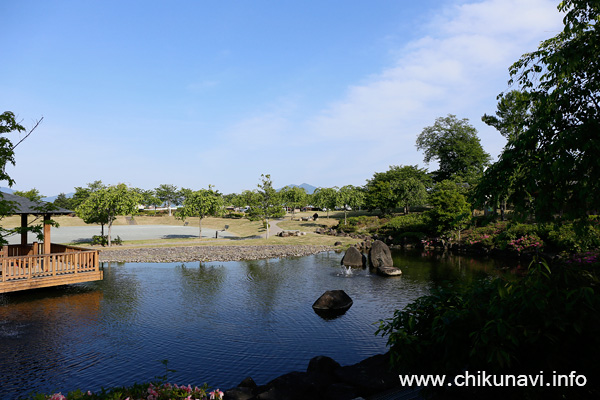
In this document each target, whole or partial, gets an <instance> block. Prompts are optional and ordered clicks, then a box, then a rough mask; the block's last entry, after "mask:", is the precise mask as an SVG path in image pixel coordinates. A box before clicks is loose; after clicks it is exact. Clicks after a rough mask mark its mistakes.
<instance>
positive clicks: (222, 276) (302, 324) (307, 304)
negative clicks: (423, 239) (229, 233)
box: [0, 252, 505, 399]
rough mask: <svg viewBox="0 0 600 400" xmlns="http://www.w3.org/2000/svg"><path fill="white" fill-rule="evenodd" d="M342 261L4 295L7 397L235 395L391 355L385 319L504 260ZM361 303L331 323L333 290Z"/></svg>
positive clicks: (118, 276)
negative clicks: (372, 265) (317, 365)
mask: <svg viewBox="0 0 600 400" xmlns="http://www.w3.org/2000/svg"><path fill="white" fill-rule="evenodd" d="M342 255H343V254H339V253H335V252H326V253H321V254H317V255H313V256H308V257H301V258H286V259H270V260H259V261H241V262H209V263H198V262H196V263H185V264H181V263H164V264H157V263H154V264H148V263H129V264H115V263H105V264H104V281H100V282H94V283H88V284H78V285H70V286H63V287H56V288H49V289H40V290H35V291H28V292H17V293H12V294H6V295H0V398H2V399H11V398H18V397H21V396H25V397H26V396H27V394H28V393H30V392H32V391H35V392H45V393H51V392H55V391H62V392H63V393H66V392H67V391H70V390H74V389H77V388H80V389H82V390H92V391H95V390H98V389H100V388H101V387H103V386H104V387H111V386H121V385H130V384H133V383H135V382H146V381H149V380H152V379H154V378H155V377H157V376H161V375H164V374H165V366H164V365H163V364H162V363H161V360H168V368H169V369H172V370H175V372H169V373H168V380H169V381H170V382H172V383H178V384H186V385H187V384H192V385H200V384H202V383H204V382H207V383H208V384H209V385H210V386H211V387H220V388H222V389H223V388H229V387H233V386H235V385H237V384H238V383H239V382H240V381H241V380H242V379H243V378H245V377H246V376H251V377H252V378H253V379H254V380H255V381H256V382H257V383H258V384H264V383H267V382H268V381H269V380H271V379H273V378H275V377H277V376H279V375H281V374H283V373H286V372H290V371H294V370H297V371H302V370H305V369H306V366H307V365H308V361H309V360H310V359H311V358H312V357H314V356H317V355H327V356H330V357H332V358H334V359H335V360H337V361H338V362H339V363H341V364H342V365H347V364H353V363H356V362H358V361H360V360H362V359H364V358H366V357H369V356H372V355H374V354H377V353H382V352H385V351H386V344H385V341H386V339H385V338H382V337H378V336H375V335H374V333H375V331H376V329H377V324H376V323H377V321H379V320H381V319H385V318H390V317H391V316H392V315H393V312H394V310H395V309H398V308H402V307H404V306H405V305H406V304H408V303H410V302H411V301H413V300H414V299H415V298H417V297H419V296H422V295H425V294H427V293H428V292H429V290H430V288H431V287H432V286H433V285H438V284H443V282H447V281H456V280H461V281H470V280H473V279H476V278H477V277H481V276H487V275H488V274H496V273H497V272H496V269H497V267H502V266H505V265H502V264H498V262H493V261H481V260H476V259H472V258H464V257H459V256H439V255H434V254H431V253H400V252H395V253H394V264H395V265H396V266H399V267H401V268H402V270H403V275H402V276H401V277H395V278H382V277H379V276H377V275H375V274H372V273H371V272H369V270H368V269H353V270H352V274H351V275H346V274H345V273H344V271H343V270H342V268H341V267H340V260H341V258H342ZM330 289H342V290H344V291H345V292H346V293H348V295H350V297H351V298H352V299H353V300H354V304H353V306H352V307H351V308H350V309H349V310H348V312H347V313H346V314H344V315H342V316H340V317H338V318H335V319H329V320H326V319H323V318H321V317H319V316H318V315H317V314H315V313H314V312H313V310H312V307H311V306H312V304H313V302H314V301H315V300H316V299H317V298H318V297H319V296H320V295H321V294H322V293H323V292H325V291H326V290H330Z"/></svg>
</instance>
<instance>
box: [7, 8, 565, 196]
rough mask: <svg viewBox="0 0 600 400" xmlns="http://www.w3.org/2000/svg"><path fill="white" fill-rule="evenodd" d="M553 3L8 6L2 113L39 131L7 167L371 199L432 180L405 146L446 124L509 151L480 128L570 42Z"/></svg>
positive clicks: (32, 174)
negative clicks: (514, 74)
mask: <svg viewBox="0 0 600 400" xmlns="http://www.w3.org/2000/svg"><path fill="white" fill-rule="evenodd" d="M557 5H558V0H438V1H435V0H419V1H410V2H408V1H397V0H368V1H367V0H364V1H357V0H326V1H323V0H319V1H316V0H314V1H313V0H304V1H298V0H296V1H291V0H288V1H284V0H282V1H263V0H253V1H246V0H244V1H242V0H240V1H226V0H223V1H208V0H206V1H201V0H198V1H191V0H187V1H184V0H180V1H170V2H166V1H151V0H144V1H133V0H132V1H122V0H117V1H114V0H103V1H79V0H73V1H58V0H57V1H46V0H3V1H2V2H0V15H2V16H3V22H2V24H1V25H0V39H1V43H2V47H3V55H4V56H3V62H2V63H0V112H4V111H12V112H14V113H15V114H16V115H17V118H18V120H19V121H21V123H22V124H23V125H24V126H25V127H26V128H32V127H33V126H34V125H35V122H36V121H37V120H39V119H41V118H43V120H42V123H41V124H40V125H39V127H38V128H37V129H36V130H35V131H34V132H33V133H32V134H31V136H29V137H28V138H27V139H26V140H25V141H24V142H22V143H21V144H20V145H19V146H18V147H17V148H16V149H15V156H16V157H15V158H16V166H14V167H13V166H8V167H7V172H8V174H9V175H10V176H11V177H12V178H13V179H14V180H15V181H16V184H15V185H14V186H13V189H17V190H28V189H31V188H36V189H38V190H39V191H40V192H41V193H42V195H44V196H54V195H57V194H58V193H69V192H73V191H74V187H77V186H86V185H87V183H89V182H93V181H95V180H101V181H102V182H103V183H105V184H117V183H126V184H128V185H130V186H135V187H139V188H143V189H153V188H156V187H158V186H159V185H161V184H173V185H176V186H177V187H185V188H191V189H194V190H197V189H201V188H207V187H208V185H213V186H215V188H216V189H217V190H219V191H220V192H222V193H225V194H227V193H240V192H242V191H243V190H246V189H250V190H252V189H255V188H256V187H257V185H258V184H259V183H260V177H261V174H270V176H271V179H272V181H273V186H274V187H276V188H279V187H283V186H285V185H289V184H298V185H299V184H301V183H308V184H311V185H313V186H316V187H332V186H338V187H341V186H344V185H356V186H363V185H364V184H365V183H366V181H367V180H368V179H370V178H371V177H372V176H373V174H374V173H375V172H383V171H386V170H388V169H389V167H390V166H391V165H419V167H427V168H429V169H430V170H432V171H433V170H435V169H436V168H437V166H436V165H435V163H432V164H430V165H427V164H425V163H424V162H423V153H422V152H420V151H418V150H417V149H416V146H415V142H416V138H417V136H418V135H419V134H420V133H421V131H422V130H423V128H425V127H427V126H431V125H433V124H434V123H435V119H436V118H439V117H445V116H447V115H448V114H454V115H456V116H457V117H458V118H461V119H462V118H467V119H469V121H470V123H471V124H472V125H473V126H474V127H475V128H476V129H477V131H478V136H479V138H480V140H481V144H482V146H483V148H484V150H485V151H487V152H488V153H490V154H491V155H492V157H493V159H497V157H498V155H499V154H500V153H501V151H502V148H503V146H504V144H505V139H504V138H503V137H502V136H501V135H500V134H499V133H498V132H497V131H496V130H495V129H493V128H491V127H488V126H487V125H485V124H483V123H482V122H481V116H483V115H484V114H486V113H487V114H493V113H494V112H495V110H496V104H497V99H496V97H497V95H498V94H500V93H501V92H503V91H506V90H510V89H514V88H510V87H509V86H508V83H507V82H508V79H509V73H508V68H509V67H510V65H511V64H512V63H514V62H515V61H517V60H518V59H519V57H520V56H521V55H523V54H524V53H527V52H531V51H534V50H536V49H537V47H538V45H539V43H540V42H541V41H542V40H544V39H548V38H550V37H553V36H555V35H556V34H557V33H558V32H559V31H560V30H562V15H561V14H560V13H559V12H558V10H557V8H556V7H557ZM22 137H23V134H21V135H18V134H16V133H13V134H11V135H10V136H9V138H10V139H11V140H12V141H13V143H16V142H17V141H18V140H19V139H20V138H22ZM0 186H7V184H6V182H0Z"/></svg>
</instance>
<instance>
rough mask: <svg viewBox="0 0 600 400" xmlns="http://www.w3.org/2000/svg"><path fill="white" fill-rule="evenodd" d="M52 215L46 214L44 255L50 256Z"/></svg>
mask: <svg viewBox="0 0 600 400" xmlns="http://www.w3.org/2000/svg"><path fill="white" fill-rule="evenodd" d="M49 222H50V214H44V254H50V243H51V242H50V227H51V225H50V224H49Z"/></svg>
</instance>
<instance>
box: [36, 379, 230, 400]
mask: <svg viewBox="0 0 600 400" xmlns="http://www.w3.org/2000/svg"><path fill="white" fill-rule="evenodd" d="M207 390H208V386H207V385H206V384H204V385H203V386H202V387H197V386H196V387H193V388H192V386H191V385H187V386H184V385H181V386H179V385H177V384H171V383H162V384H153V383H145V384H135V385H133V386H131V387H127V388H113V389H110V390H105V389H103V390H102V391H101V392H100V393H92V392H90V391H88V392H85V393H84V392H82V391H80V390H76V391H73V392H70V393H68V394H67V395H66V396H65V395H63V394H61V393H55V394H53V395H49V396H48V395H44V394H38V395H36V396H33V397H32V399H33V400H209V399H210V400H222V399H223V392H222V391H220V390H219V389H216V390H214V391H212V392H210V393H207Z"/></svg>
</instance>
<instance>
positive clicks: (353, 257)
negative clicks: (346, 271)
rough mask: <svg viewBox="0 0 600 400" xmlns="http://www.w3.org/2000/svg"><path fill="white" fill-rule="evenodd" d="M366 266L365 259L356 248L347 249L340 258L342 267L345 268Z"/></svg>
mask: <svg viewBox="0 0 600 400" xmlns="http://www.w3.org/2000/svg"><path fill="white" fill-rule="evenodd" d="M366 264H367V257H365V255H364V254H362V253H361V252H360V251H358V249H357V248H356V247H349V248H348V250H346V254H344V258H342V265H345V266H346V267H364V266H365V265H366Z"/></svg>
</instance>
